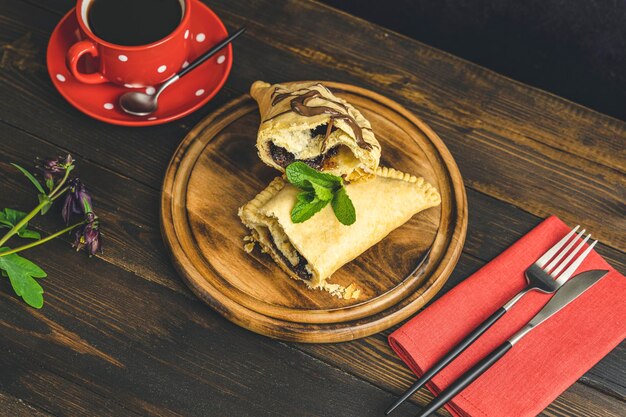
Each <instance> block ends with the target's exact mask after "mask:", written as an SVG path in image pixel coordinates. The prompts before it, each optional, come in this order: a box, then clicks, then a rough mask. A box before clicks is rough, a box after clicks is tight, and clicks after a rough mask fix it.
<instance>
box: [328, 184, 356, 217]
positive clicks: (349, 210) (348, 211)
mask: <svg viewBox="0 0 626 417" xmlns="http://www.w3.org/2000/svg"><path fill="white" fill-rule="evenodd" d="M331 206H332V208H333V211H334V212H335V216H337V220H339V222H341V224H344V225H346V226H350V225H351V224H354V222H355V221H356V211H355V210H354V205H353V204H352V200H350V197H349V196H348V193H347V192H346V189H345V188H344V187H341V188H340V189H339V190H338V191H337V192H336V193H335V196H334V197H333V201H332V202H331Z"/></svg>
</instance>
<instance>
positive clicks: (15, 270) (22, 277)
mask: <svg viewBox="0 0 626 417" xmlns="http://www.w3.org/2000/svg"><path fill="white" fill-rule="evenodd" d="M5 250H8V248H0V252H2V251H5ZM0 269H2V270H4V271H5V272H6V274H7V275H8V276H9V280H10V281H11V286H12V287H13V291H15V293H16V294H17V295H19V296H20V297H22V298H23V299H24V301H25V302H26V303H27V304H28V305H29V306H31V307H35V308H41V307H42V306H43V288H41V285H39V283H37V281H35V278H45V277H46V273H45V272H44V270H43V269H41V268H40V267H38V266H37V265H35V264H34V263H32V262H31V261H29V260H28V259H26V258H22V257H21V256H19V255H18V254H16V253H12V254H10V255H6V256H0Z"/></svg>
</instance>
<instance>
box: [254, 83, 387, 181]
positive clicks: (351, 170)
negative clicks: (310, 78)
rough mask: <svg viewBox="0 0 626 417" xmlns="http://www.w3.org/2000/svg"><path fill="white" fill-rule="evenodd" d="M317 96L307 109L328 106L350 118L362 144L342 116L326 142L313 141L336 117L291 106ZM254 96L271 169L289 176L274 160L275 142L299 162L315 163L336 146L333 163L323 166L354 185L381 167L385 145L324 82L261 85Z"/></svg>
mask: <svg viewBox="0 0 626 417" xmlns="http://www.w3.org/2000/svg"><path fill="white" fill-rule="evenodd" d="M311 92H317V93H319V95H318V96H316V97H314V98H312V99H310V101H307V106H310V107H320V106H326V107H329V108H332V109H333V110H336V111H337V112H340V113H341V114H343V115H346V116H349V117H350V118H352V119H353V120H354V121H355V122H356V124H357V125H358V128H359V130H360V135H361V138H362V142H360V141H359V133H355V131H354V130H355V129H354V128H353V127H352V126H351V125H350V123H348V122H346V120H345V119H342V118H335V119H333V121H332V127H333V128H334V130H333V132H332V133H330V134H329V136H328V137H327V138H326V139H324V137H323V136H324V135H323V134H322V135H319V136H316V137H315V138H312V137H311V131H312V130H314V129H315V128H317V127H318V126H322V125H327V124H328V123H330V122H331V115H329V114H318V115H313V116H303V115H300V114H298V113H296V112H295V111H293V110H292V107H291V99H292V98H294V97H298V96H302V95H304V94H307V93H311ZM250 95H252V97H253V98H254V99H255V100H256V101H257V102H258V104H259V111H260V113H261V125H260V127H259V132H258V135H257V149H258V152H259V157H260V158H261V160H262V161H263V162H265V163H266V164H268V165H269V166H271V167H274V168H276V169H278V170H280V171H282V172H284V168H283V167H282V166H280V165H279V164H277V163H276V161H275V160H274V159H273V158H272V156H271V145H270V144H271V143H273V144H274V145H275V146H280V147H281V148H284V149H286V150H287V151H288V152H289V153H291V154H293V155H294V156H295V158H296V159H313V158H316V157H320V155H322V154H324V153H325V152H327V151H328V150H330V149H333V148H336V149H337V151H338V152H337V154H336V155H335V156H333V157H331V158H330V159H329V163H328V164H325V166H323V167H321V170H322V171H326V172H330V173H333V174H335V175H344V176H345V178H347V179H349V180H351V181H354V180H358V179H359V178H361V177H369V176H371V175H372V174H373V173H374V172H375V171H376V169H377V168H378V162H379V160H380V144H379V143H378V141H377V140H376V137H375V136H374V133H373V132H372V128H371V125H370V123H369V121H368V120H367V119H365V117H363V115H362V114H361V112H360V111H358V110H357V109H356V108H354V107H353V106H352V105H351V104H349V103H347V102H346V101H345V100H343V99H341V98H339V97H336V96H335V95H334V94H333V93H332V92H331V91H330V90H328V89H327V88H326V87H324V86H323V85H322V84H320V83H290V84H288V85H282V84H274V85H270V84H268V83H266V82H263V81H256V82H255V83H254V84H252V87H251V88H250ZM278 95H286V96H285V97H286V98H285V99H283V100H279V101H276V97H277V96H278ZM359 143H361V145H360V144H359Z"/></svg>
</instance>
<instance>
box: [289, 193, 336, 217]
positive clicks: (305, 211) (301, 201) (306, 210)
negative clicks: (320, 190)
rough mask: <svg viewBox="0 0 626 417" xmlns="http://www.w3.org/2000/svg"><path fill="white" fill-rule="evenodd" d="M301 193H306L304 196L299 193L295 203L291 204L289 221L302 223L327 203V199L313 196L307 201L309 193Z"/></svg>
mask: <svg viewBox="0 0 626 417" xmlns="http://www.w3.org/2000/svg"><path fill="white" fill-rule="evenodd" d="M301 194H308V195H307V196H306V197H304V196H303V197H300V194H299V195H298V199H297V200H296V204H295V205H294V206H293V209H291V221H292V222H294V223H302V222H304V221H307V220H309V219H310V218H311V217H313V215H314V214H315V213H317V212H318V211H320V210H321V209H323V208H324V207H326V205H327V204H328V201H324V200H320V199H318V198H317V197H315V196H314V197H313V199H312V200H310V201H309V199H310V194H309V193H301Z"/></svg>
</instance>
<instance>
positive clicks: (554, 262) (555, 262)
mask: <svg viewBox="0 0 626 417" xmlns="http://www.w3.org/2000/svg"><path fill="white" fill-rule="evenodd" d="M585 232H586V230H585V229H583V230H581V231H580V233H578V235H577V236H575V237H574V239H572V240H571V241H570V242H569V243H568V245H567V246H566V247H565V249H563V250H561V251H559V253H558V254H557V255H556V256H555V258H554V259H553V260H552V262H550V263H549V264H548V266H546V267H545V268H543V270H544V271H546V272H548V273H549V272H550V271H551V270H553V269H554V268H555V267H556V266H557V265H558V263H559V261H560V260H561V259H563V257H564V256H565V255H567V253H568V252H569V250H570V249H572V246H574V244H575V243H576V242H578V241H579V239H580V238H582V237H583V236H584V235H585Z"/></svg>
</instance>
